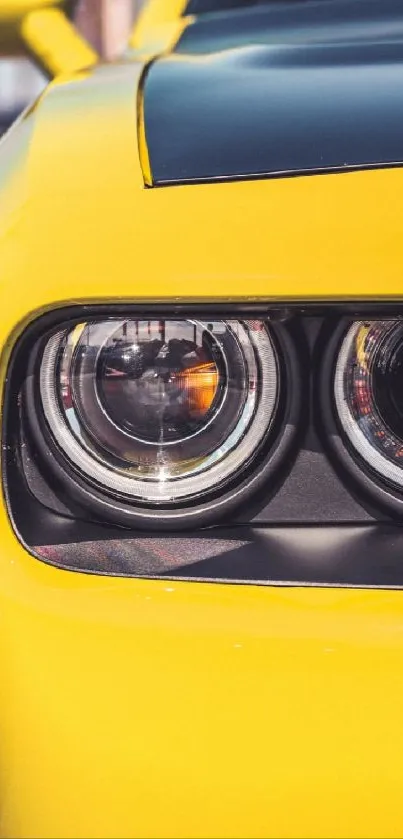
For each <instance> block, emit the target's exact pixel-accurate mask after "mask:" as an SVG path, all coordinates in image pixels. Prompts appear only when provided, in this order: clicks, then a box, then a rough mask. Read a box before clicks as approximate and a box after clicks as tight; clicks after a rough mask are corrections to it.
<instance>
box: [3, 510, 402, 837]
mask: <svg viewBox="0 0 403 839" xmlns="http://www.w3.org/2000/svg"><path fill="white" fill-rule="evenodd" d="M0 539H1V553H0V600H1V602H0V621H1V624H2V625H1V637H2V644H1V651H2V652H1V654H2V661H1V669H2V690H1V700H0V701H1V708H0V726H1V743H2V749H1V762H0V772H1V774H2V777H1V784H0V835H1V836H4V837H7V838H8V839H11V838H12V837H22V836H24V837H41V838H42V839H46V837H49V839H50V837H53V839H54V837H66V839H67V837H69V839H73V837H77V839H78V837H97V839H100V837H175V839H177V837H310V839H311V838H312V837H350V839H351V837H364V836H365V837H384V836H388V837H400V836H401V835H402V832H403V816H402V811H401V777H402V772H403V729H402V726H401V708H402V701H403V675H402V673H403V667H402V664H403V593H402V592H399V591H369V590H367V591H365V590H349V589H344V590H341V589H313V588H312V589H310V588H306V589H299V588H294V589H292V588H288V589H285V588H271V587H257V586H236V585H221V584H211V583H203V584H200V583H196V582H170V581H167V580H165V581H164V580H158V581H157V580H140V579H114V578H104V577H95V576H90V575H84V574H81V573H72V572H68V571H62V570H58V569H56V568H53V567H51V566H47V565H45V564H44V563H42V562H40V561H38V560H36V559H34V558H33V557H31V556H29V555H28V554H27V553H26V552H25V551H24V549H23V548H22V547H20V545H19V544H18V543H17V541H16V539H15V537H14V535H13V533H12V531H11V528H10V525H9V523H8V521H7V519H6V514H5V512H4V510H3V509H2V510H1V512H0Z"/></svg>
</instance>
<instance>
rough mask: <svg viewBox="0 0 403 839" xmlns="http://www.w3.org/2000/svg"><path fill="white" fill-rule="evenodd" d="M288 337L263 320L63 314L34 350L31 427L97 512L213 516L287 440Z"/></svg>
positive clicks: (163, 520) (266, 467)
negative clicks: (68, 318)
mask: <svg viewBox="0 0 403 839" xmlns="http://www.w3.org/2000/svg"><path fill="white" fill-rule="evenodd" d="M280 343H281V341H280V342H279V340H278V337H277V336H275V334H274V330H273V329H272V328H271V327H270V326H269V325H268V323H267V322H265V321H264V320H249V319H242V320H234V319H230V320H222V319H218V318H209V319H208V320H207V319H202V318H200V317H199V318H197V317H194V318H187V319H185V318H175V317H162V318H159V319H157V318H155V317H154V318H151V319H145V318H144V317H136V316H135V315H134V314H133V315H131V314H129V313H128V314H127V316H119V317H113V316H110V317H103V318H101V317H92V318H89V319H87V320H82V321H81V322H80V323H77V322H65V323H63V324H61V325H60V328H59V329H57V330H55V331H53V332H52V333H51V334H48V336H46V337H45V336H44V337H43V339H42V341H40V342H39V344H38V345H37V347H36V350H35V352H34V354H33V361H32V365H31V366H32V371H31V375H30V376H28V377H27V380H26V386H25V389H24V404H25V405H26V409H27V410H26V414H27V421H28V425H29V427H30V430H31V432H32V434H33V436H34V438H35V440H36V443H37V445H38V446H39V447H40V449H41V450H42V452H43V453H44V456H45V457H46V460H47V463H48V465H49V466H50V467H51V469H52V470H53V472H54V477H55V479H56V480H57V481H58V482H59V483H60V482H62V483H63V485H64V486H65V488H66V489H67V490H68V492H69V494H70V495H71V496H72V497H73V498H76V499H77V500H78V501H79V503H80V504H81V503H83V504H84V505H85V506H86V507H87V508H88V507H90V509H91V511H92V512H93V513H95V514H96V515H97V516H100V517H102V518H106V519H108V520H111V521H114V522H119V523H121V524H130V525H133V526H140V527H142V526H143V527H148V526H149V524H150V519H156V520H158V522H159V523H160V525H161V526H168V527H169V526H170V525H172V526H173V527H175V528H178V527H179V528H180V527H182V526H186V523H187V522H188V521H189V522H191V523H192V524H194V522H195V521H196V522H198V523H203V524H204V523H209V522H210V521H215V520H216V519H217V518H218V517H220V516H221V515H222V514H223V511H225V510H227V509H230V508H232V507H233V506H234V505H235V504H239V503H241V501H242V499H243V498H244V497H246V495H249V494H250V493H251V492H253V491H255V490H256V489H257V488H258V487H259V485H260V484H261V482H262V481H263V480H267V478H268V475H269V474H270V475H272V474H273V472H274V471H275V469H276V468H277V464H278V461H280V460H281V459H282V454H281V452H282V451H283V450H284V449H286V448H287V446H288V442H289V438H290V436H291V434H290V433H288V434H287V433H285V434H280V433H279V429H280V426H281V424H282V421H283V420H284V405H285V402H286V401H287V397H286V395H285V394H286V391H287V387H286V377H287V374H286V372H285V371H286V368H287V363H284V359H283V357H282V351H281V347H280ZM45 452H46V455H45Z"/></svg>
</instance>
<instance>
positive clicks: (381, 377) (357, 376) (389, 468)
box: [334, 320, 403, 490]
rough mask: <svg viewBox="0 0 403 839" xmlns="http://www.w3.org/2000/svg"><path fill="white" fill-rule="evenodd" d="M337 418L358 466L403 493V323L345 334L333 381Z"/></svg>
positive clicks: (363, 324)
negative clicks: (402, 490)
mask: <svg viewBox="0 0 403 839" xmlns="http://www.w3.org/2000/svg"><path fill="white" fill-rule="evenodd" d="M334 395H335V402H336V408H337V413H338V416H339V420H340V423H341V426H342V429H343V431H344V433H345V435H346V436H347V438H348V441H349V443H350V444H351V446H352V447H353V449H354V451H355V453H356V455H357V456H358V457H359V458H360V460H361V462H363V463H364V465H365V466H367V467H368V468H369V469H370V470H371V472H374V473H376V475H377V476H379V477H380V478H381V479H382V480H383V481H386V482H387V483H388V484H389V485H392V487H395V488H398V489H400V490H401V489H402V488H403V323H402V321H401V320H373V321H358V322H356V323H354V324H353V325H352V326H351V327H350V329H349V330H348V332H347V334H346V336H345V338H344V341H343V343H342V346H341V349H340V353H339V356H338V360H337V364H336V372H335V380H334Z"/></svg>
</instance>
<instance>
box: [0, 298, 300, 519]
mask: <svg viewBox="0 0 403 839" xmlns="http://www.w3.org/2000/svg"><path fill="white" fill-rule="evenodd" d="M204 313H205V314H206V315H208V318H209V319H211V318H213V317H217V318H221V319H226V317H227V318H231V319H234V318H236V319H239V320H242V319H247V318H250V317H251V315H252V316H253V317H254V318H262V319H266V321H267V322H268V323H270V334H271V336H272V340H273V342H274V343H275V345H276V349H277V355H278V359H279V364H280V367H281V369H280V377H281V379H282V381H283V382H287V386H286V387H284V386H283V387H281V388H280V401H279V406H278V410H277V415H276V419H275V422H274V425H273V429H272V430H271V433H270V435H269V438H268V439H267V441H265V443H264V445H263V446H262V448H261V451H259V452H257V453H256V456H254V457H253V459H252V460H251V462H250V463H249V464H248V465H247V467H246V468H245V470H243V471H242V473H241V475H238V476H236V477H234V479H233V480H231V481H229V482H228V483H227V484H226V486H225V489H224V490H223V489H220V488H218V489H217V490H214V491H212V492H211V493H210V494H209V495H208V496H207V498H206V499H203V500H202V502H200V501H198V500H197V499H195V500H193V501H191V502H190V503H188V504H186V505H185V504H183V502H180V501H179V502H177V503H176V502H173V503H172V504H170V505H166V506H165V507H161V505H158V506H157V505H152V504H138V503H136V504H133V503H132V502H128V501H126V500H125V499H118V498H115V497H114V498H112V497H110V496H109V495H108V494H107V493H105V492H103V491H102V490H99V489H98V488H97V487H96V486H93V485H90V484H89V483H88V482H87V481H86V480H85V479H83V477H82V476H80V474H79V473H78V472H77V471H76V470H75V469H72V468H71V466H70V465H69V463H68V461H67V460H66V458H65V457H64V456H63V454H62V453H61V452H60V450H59V449H58V447H57V446H56V445H55V442H54V440H53V438H52V435H51V433H50V430H49V427H48V425H47V423H46V420H45V418H44V415H43V409H42V405H41V400H40V398H39V392H38V386H37V382H38V370H39V364H40V358H41V355H42V352H43V348H44V346H45V344H46V342H47V341H48V339H49V337H50V336H51V335H52V334H54V333H55V332H57V331H58V330H59V329H60V327H61V325H63V326H64V325H66V324H68V327H69V328H70V327H73V326H74V325H75V324H78V323H80V322H82V321H83V319H84V320H90V319H91V318H96V319H102V318H105V319H107V318H112V317H130V316H131V317H153V318H158V317H162V316H164V317H166V318H168V317H175V318H183V319H187V318H189V317H191V316H196V315H197V316H199V317H200V316H201V315H202V314H204ZM267 315H268V311H267V307H262V306H260V307H257V306H250V307H247V306H246V307H245V306H244V307H233V306H232V307H225V306H208V307H207V306H206V307H204V306H200V305H194V306H192V305H191V304H190V305H187V306H186V307H178V306H169V305H167V306H163V307H162V306H147V307H144V306H139V305H133V304H127V305H117V304H115V305H112V304H111V305H108V306H107V305H104V304H103V305H98V306H97V305H95V306H85V307H79V309H78V308H76V307H74V308H69V309H60V310H58V311H57V312H53V313H51V314H48V315H44V316H42V317H41V318H39V319H38V320H37V321H35V322H34V323H33V324H32V326H31V327H29V328H28V329H27V330H26V331H25V332H24V334H23V335H22V336H21V338H20V340H19V341H18V342H17V344H16V346H15V348H14V351H13V356H12V359H11V362H10V368H9V374H10V377H11V378H13V381H16V380H15V371H16V369H17V368H20V371H21V372H20V385H21V387H22V410H23V412H25V420H26V419H27V417H28V423H27V422H25V425H26V427H27V426H28V429H29V430H28V433H29V434H31V435H32V438H33V442H34V447H35V450H36V452H37V456H38V460H39V461H41V468H43V469H44V470H45V471H46V473H47V474H48V476H49V480H50V482H51V483H52V482H54V483H55V486H56V485H57V487H58V490H59V491H60V493H61V495H62V496H64V497H66V498H68V499H70V500H71V503H72V504H73V505H74V506H75V507H76V508H78V509H82V510H83V513H84V515H85V514H87V515H88V516H90V517H92V518H95V519H96V520H100V521H105V522H110V523H111V524H115V525H118V526H123V527H129V528H134V529H143V530H144V529H145V530H147V529H149V528H152V527H156V526H157V527H158V528H160V529H165V530H180V529H184V528H189V527H205V526H208V525H211V524H214V523H216V522H217V521H220V519H221V518H223V517H228V516H229V515H231V514H232V513H235V511H236V510H237V509H239V508H240V507H241V506H242V505H243V504H244V503H246V502H247V501H248V500H249V499H250V498H251V497H252V496H255V495H256V494H259V492H260V491H261V490H262V489H264V488H266V487H267V485H268V482H271V481H273V487H272V490H271V491H272V492H274V491H275V488H276V487H277V479H278V476H280V475H281V472H282V470H284V469H287V468H289V467H290V465H291V462H292V458H293V456H294V453H295V450H296V439H297V437H298V435H299V434H300V432H301V423H302V422H303V415H304V411H303V409H302V407H301V403H302V394H303V391H304V374H303V372H302V369H301V365H300V360H299V358H298V353H297V351H296V343H295V341H293V340H292V338H291V335H290V333H289V330H288V329H286V328H284V326H283V324H282V310H281V309H278V310H277V317H276V314H274V315H272V313H271V312H270V315H271V316H270V317H269V318H268V317H267ZM225 316H226V317H225ZM24 359H25V364H26V365H27V366H26V367H25V370H24ZM27 360H28V363H27ZM305 391H306V387H305ZM6 398H7V394H6Z"/></svg>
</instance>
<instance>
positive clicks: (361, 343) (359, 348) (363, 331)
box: [355, 323, 371, 371]
mask: <svg viewBox="0 0 403 839" xmlns="http://www.w3.org/2000/svg"><path fill="white" fill-rule="evenodd" d="M370 329H371V327H370V326H369V325H368V324H365V323H363V324H362V325H361V326H360V328H359V330H358V332H357V335H356V338H355V348H356V350H355V351H356V356H357V359H358V362H359V364H360V367H362V369H363V370H365V371H366V370H367V369H368V365H367V353H366V339H367V335H368V332H369V331H370Z"/></svg>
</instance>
